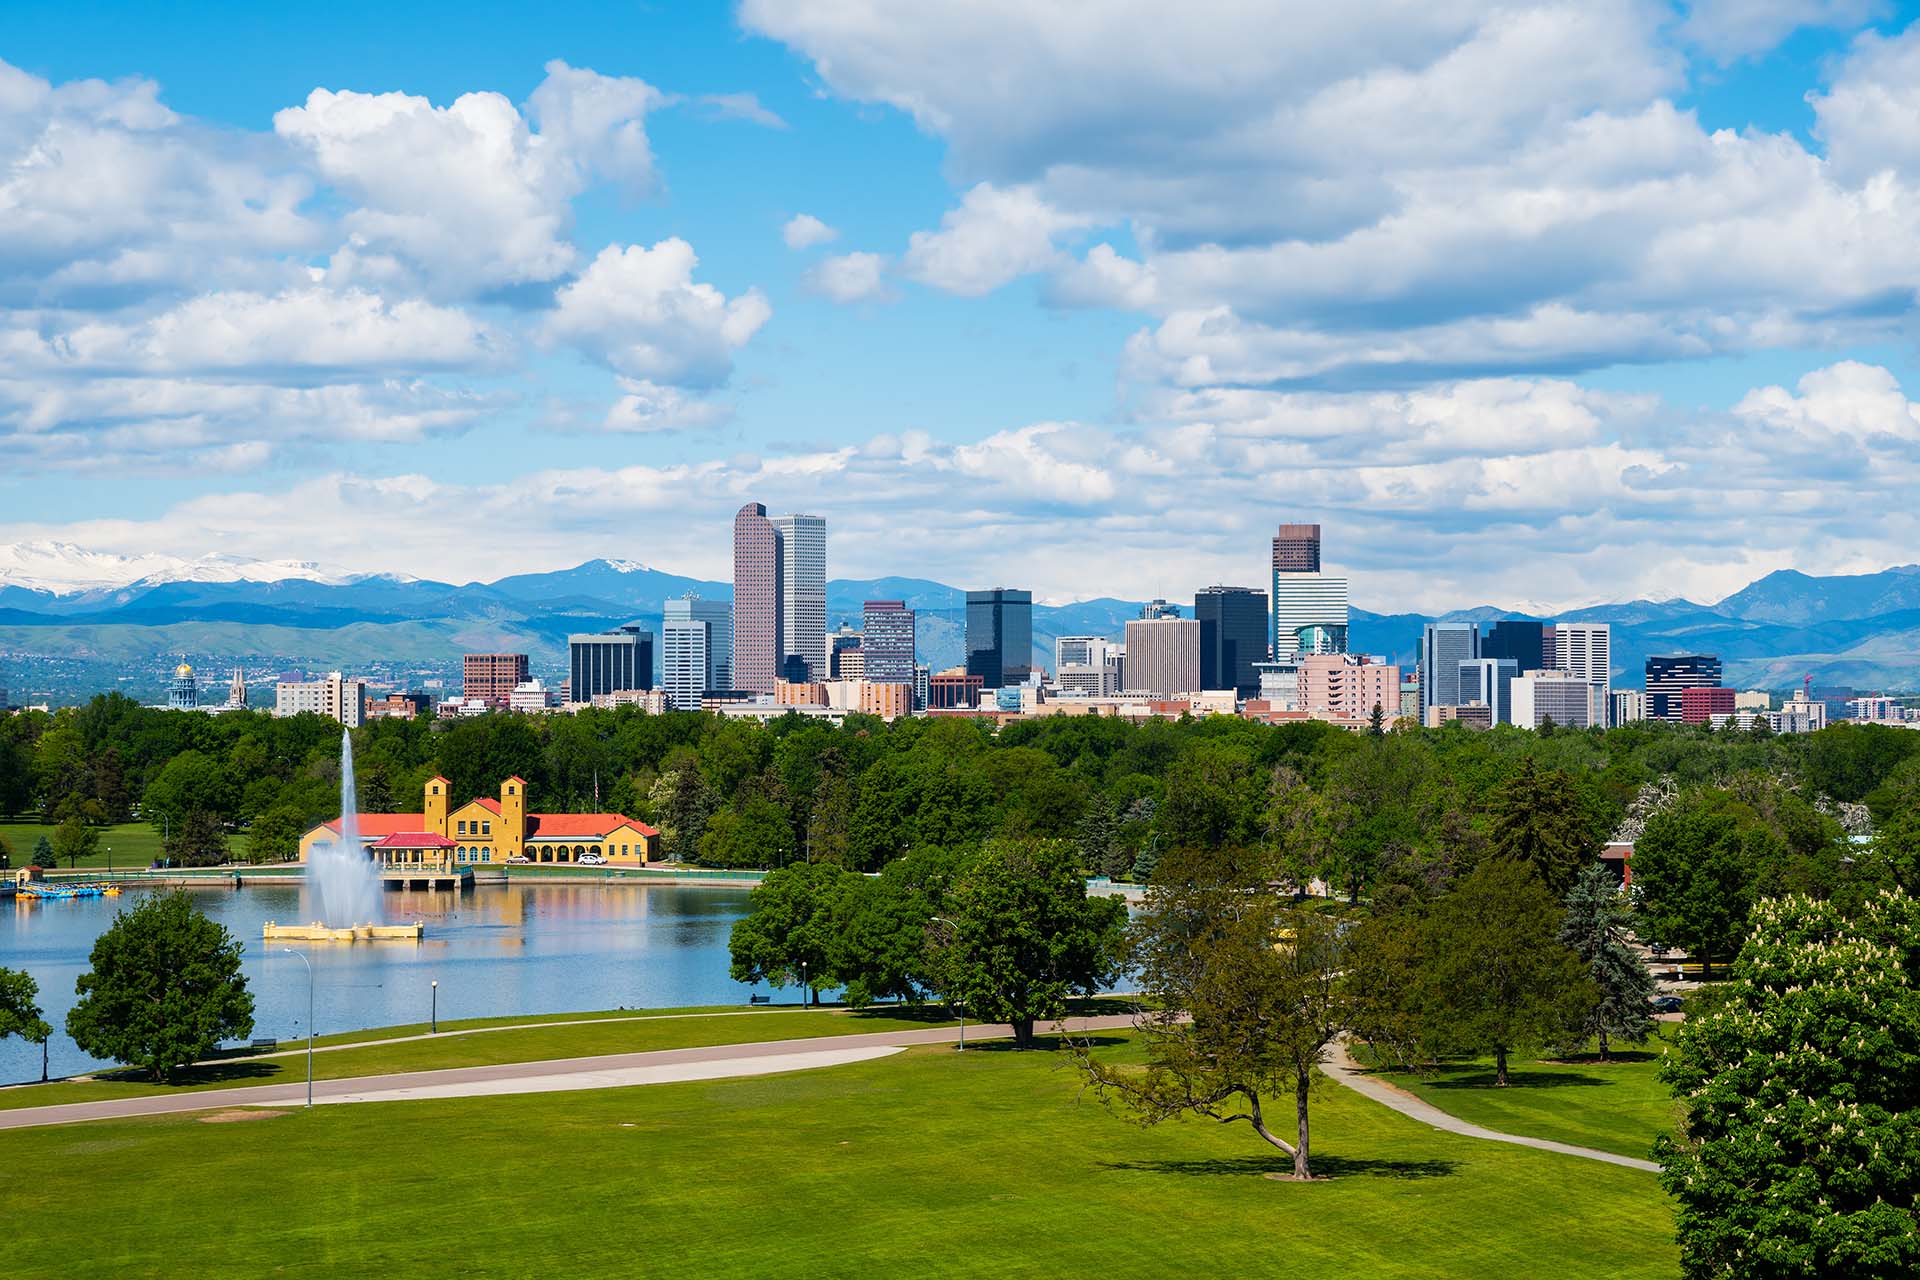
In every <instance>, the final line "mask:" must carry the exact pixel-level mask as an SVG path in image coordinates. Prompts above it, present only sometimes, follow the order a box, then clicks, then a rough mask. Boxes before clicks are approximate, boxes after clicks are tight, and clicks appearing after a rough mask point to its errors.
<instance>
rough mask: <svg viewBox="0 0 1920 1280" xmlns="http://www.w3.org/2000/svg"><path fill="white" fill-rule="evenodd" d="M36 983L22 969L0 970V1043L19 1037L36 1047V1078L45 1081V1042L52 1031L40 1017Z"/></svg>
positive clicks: (38, 985)
mask: <svg viewBox="0 0 1920 1280" xmlns="http://www.w3.org/2000/svg"><path fill="white" fill-rule="evenodd" d="M39 996H40V984H39V983H38V982H35V981H34V978H33V975H32V974H30V973H28V972H26V971H25V970H24V969H0V1040H5V1039H6V1038H7V1037H8V1036H19V1037H20V1038H21V1039H22V1040H25V1041H26V1042H27V1043H28V1044H37V1045H39V1046H40V1078H41V1079H42V1080H45V1079H46V1078H47V1041H48V1040H49V1039H50V1038H51V1037H52V1035H53V1028H52V1027H50V1026H48V1025H47V1020H46V1019H45V1018H43V1017H41V1016H40V1004H39Z"/></svg>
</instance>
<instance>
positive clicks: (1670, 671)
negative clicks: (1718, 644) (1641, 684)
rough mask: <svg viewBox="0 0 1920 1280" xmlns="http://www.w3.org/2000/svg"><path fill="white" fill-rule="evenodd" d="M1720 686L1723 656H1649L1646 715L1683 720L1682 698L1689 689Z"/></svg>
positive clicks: (1698, 654)
mask: <svg viewBox="0 0 1920 1280" xmlns="http://www.w3.org/2000/svg"><path fill="white" fill-rule="evenodd" d="M1719 686H1720V656H1719V655H1718V654H1713V653H1666V654H1650V655H1648V657H1647V719H1649V720H1669V721H1672V722H1673V723H1674V724H1679V723H1680V717H1681V705H1680V704H1681V698H1682V695H1683V693H1684V692H1685V691H1686V690H1688V689H1715V688H1718V687H1719Z"/></svg>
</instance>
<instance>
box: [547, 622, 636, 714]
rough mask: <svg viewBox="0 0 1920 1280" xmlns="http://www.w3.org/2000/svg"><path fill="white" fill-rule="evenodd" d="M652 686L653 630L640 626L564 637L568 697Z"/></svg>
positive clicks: (574, 699) (583, 698)
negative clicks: (565, 639) (565, 640)
mask: <svg viewBox="0 0 1920 1280" xmlns="http://www.w3.org/2000/svg"><path fill="white" fill-rule="evenodd" d="M651 688H653V632H651V631H647V630H645V629H643V628H640V627H634V626H627V627H618V628H615V629H614V630H612V631H599V632H584V633H576V634H574V635H570V636H568V637H567V699H568V700H569V701H571V702H591V701H593V698H594V695H596V694H602V693H619V692H621V691H622V690H627V689H651Z"/></svg>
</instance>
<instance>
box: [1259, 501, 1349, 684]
mask: <svg viewBox="0 0 1920 1280" xmlns="http://www.w3.org/2000/svg"><path fill="white" fill-rule="evenodd" d="M1272 641H1273V660H1274V661H1275V662H1293V661H1295V660H1296V659H1297V658H1298V657H1299V656H1300V655H1301V654H1302V653H1345V652H1346V651H1347V580H1346V579H1345V578H1343V577H1336V576H1333V575H1330V574H1324V573H1322V572H1320V526H1319V525H1317V524H1283V525H1281V526H1280V531H1279V532H1278V533H1277V534H1275V535H1274V539H1273V635H1272Z"/></svg>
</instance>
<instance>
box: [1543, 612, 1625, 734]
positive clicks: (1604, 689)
mask: <svg viewBox="0 0 1920 1280" xmlns="http://www.w3.org/2000/svg"><path fill="white" fill-rule="evenodd" d="M1553 665H1554V669H1555V670H1558V671H1564V672H1566V673H1567V674H1568V675H1570V676H1572V677H1573V678H1574V679H1575V680H1578V681H1580V682H1581V683H1582V684H1584V685H1586V686H1587V688H1588V689H1589V690H1590V692H1589V694H1588V703H1589V706H1588V710H1587V723H1588V724H1590V725H1597V726H1599V727H1601V728H1605V727H1606V723H1607V712H1608V710H1609V705H1608V704H1609V699H1608V696H1607V695H1608V692H1609V690H1610V689H1611V688H1612V686H1613V628H1612V627H1611V626H1609V625H1608V624H1607V623H1604V622H1556V623H1554V624H1553ZM1555 723H1559V721H1558V720H1556V721H1555Z"/></svg>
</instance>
